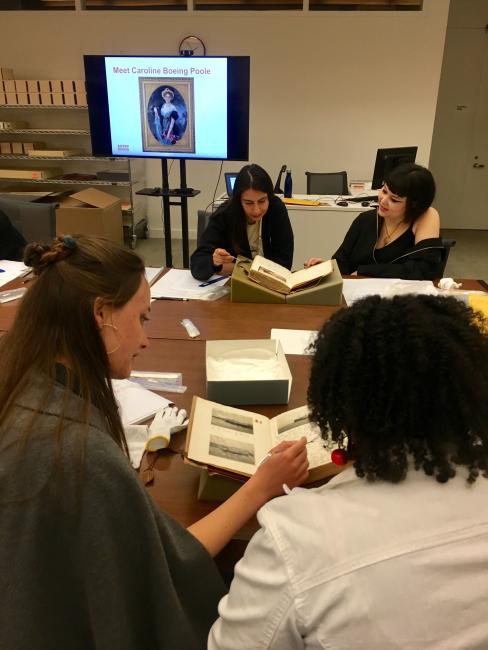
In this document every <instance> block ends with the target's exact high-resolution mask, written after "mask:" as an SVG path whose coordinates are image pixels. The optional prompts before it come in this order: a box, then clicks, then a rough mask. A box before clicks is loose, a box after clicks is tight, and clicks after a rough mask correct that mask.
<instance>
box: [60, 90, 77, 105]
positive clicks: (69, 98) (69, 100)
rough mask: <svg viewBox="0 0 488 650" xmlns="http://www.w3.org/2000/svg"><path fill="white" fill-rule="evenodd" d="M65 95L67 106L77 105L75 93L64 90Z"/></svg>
mask: <svg viewBox="0 0 488 650" xmlns="http://www.w3.org/2000/svg"><path fill="white" fill-rule="evenodd" d="M63 95H64V103H65V104H66V106H76V100H75V94H74V93H67V92H63Z"/></svg>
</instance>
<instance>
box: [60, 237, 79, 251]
mask: <svg viewBox="0 0 488 650" xmlns="http://www.w3.org/2000/svg"><path fill="white" fill-rule="evenodd" d="M61 239H62V242H63V244H64V245H65V246H66V248H69V249H70V250H73V249H74V248H76V241H75V240H74V239H73V237H71V235H64V236H63V237H62V238H61Z"/></svg>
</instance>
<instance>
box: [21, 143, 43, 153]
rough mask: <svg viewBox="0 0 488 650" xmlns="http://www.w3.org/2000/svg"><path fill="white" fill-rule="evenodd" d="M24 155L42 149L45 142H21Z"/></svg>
mask: <svg viewBox="0 0 488 650" xmlns="http://www.w3.org/2000/svg"><path fill="white" fill-rule="evenodd" d="M22 146H23V149H24V153H29V151H31V150H32V149H44V147H45V146H46V144H45V142H23V143H22Z"/></svg>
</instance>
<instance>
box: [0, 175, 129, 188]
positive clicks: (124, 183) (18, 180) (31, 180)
mask: <svg viewBox="0 0 488 650" xmlns="http://www.w3.org/2000/svg"><path fill="white" fill-rule="evenodd" d="M0 183H35V184H36V185H46V184H50V185H117V186H119V187H130V186H131V185H133V183H131V182H130V181H97V180H93V181H78V180H66V179H64V178H42V179H37V178H35V179H34V178H1V177H0Z"/></svg>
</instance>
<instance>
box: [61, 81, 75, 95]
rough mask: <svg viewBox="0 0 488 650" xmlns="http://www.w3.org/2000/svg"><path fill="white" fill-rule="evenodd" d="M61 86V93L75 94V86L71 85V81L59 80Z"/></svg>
mask: <svg viewBox="0 0 488 650" xmlns="http://www.w3.org/2000/svg"><path fill="white" fill-rule="evenodd" d="M61 85H62V87H63V92H64V93H74V92H75V85H74V83H73V79H62V80H61Z"/></svg>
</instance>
